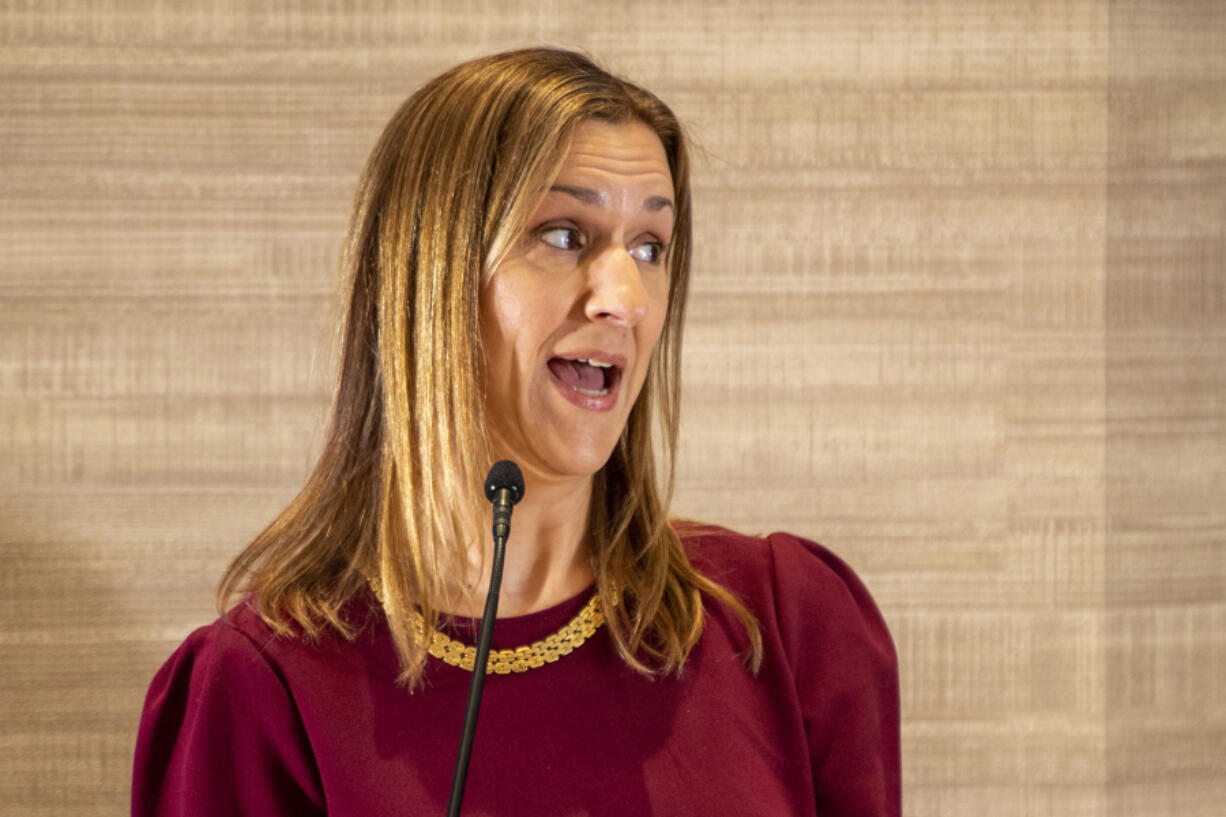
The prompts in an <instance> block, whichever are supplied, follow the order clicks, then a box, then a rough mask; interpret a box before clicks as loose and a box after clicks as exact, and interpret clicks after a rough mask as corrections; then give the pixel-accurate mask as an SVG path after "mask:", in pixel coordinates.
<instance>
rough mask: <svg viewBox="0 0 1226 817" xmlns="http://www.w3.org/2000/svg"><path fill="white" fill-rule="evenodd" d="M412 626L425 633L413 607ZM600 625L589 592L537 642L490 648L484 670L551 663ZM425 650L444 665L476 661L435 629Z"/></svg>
mask: <svg viewBox="0 0 1226 817" xmlns="http://www.w3.org/2000/svg"><path fill="white" fill-rule="evenodd" d="M369 584H370V589H371V590H373V591H374V593H375V597H376V598H377V599H378V600H379V603H380V604H382V603H383V594H382V593H380V592H379V587H378V585H376V584H375V582H374V581H373V580H372V581H370V582H369ZM412 614H413V627H414V629H415V630H416V631H417V637H418V638H424V637H425V635H426V622H425V619H423V618H422V615H421V613H420V612H419V611H418V610H413V611H412ZM601 624H604V610H603V609H602V608H601V606H600V596H599V595H593V596H592V598H591V599H589V600H588V603H587V604H585V605H583V609H582V610H580V611H579V612H578V613H577V614H576V615H575V617H574V618H572V619H571V620H570V621H568V622H567V623H566V624H565V625H564V626H563V627H562V629H560V630H558V631H557V632H556V633H551V634H549V635H547V636H545V638H543V639H541V640H540V641H533V642H532V643H531V644H527V645H525V646H523V647H516V648H515V649H513V650H490V657H489V661H488V662H486V665H485V671H486V672H492V673H494V674H495V675H510V674H511V673H512V672H527V671H528V670H530V669H536V668H537V667H543V666H545V665H546V664H552V663H553V662H554V661H557V660H558V659H559V658H561V657H562V656H564V655H570V654H571V653H572V652H574V651H575V650H577V649H579V647H580V646H581V645H582V644H583V642H584V641H587V640H588V639H589V638H591V637H592V636H593V635H595V633H596V630H598V629H599V628H600V625H601ZM426 650H427V652H429V653H430V655H432V656H434V657H435V658H437V659H439V660H440V661H442V662H443V663H445V664H449V665H451V666H453V667H459V668H460V669H463V670H468V671H469V672H472V671H473V666H474V665H475V664H476V663H477V648H476V647H474V646H471V645H469V644H464V643H463V642H460V641H456V640H455V639H453V638H451V637H449V636H447V635H446V634H444V633H440V632H439V631H438V630H435V631H434V632H433V633H431V635H430V645H429V646H428V647H427V648H426Z"/></svg>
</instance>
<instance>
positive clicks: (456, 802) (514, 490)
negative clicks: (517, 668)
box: [447, 460, 524, 817]
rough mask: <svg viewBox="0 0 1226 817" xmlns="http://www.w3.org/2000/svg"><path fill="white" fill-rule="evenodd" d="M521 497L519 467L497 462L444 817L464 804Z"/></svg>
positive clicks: (488, 484)
mask: <svg viewBox="0 0 1226 817" xmlns="http://www.w3.org/2000/svg"><path fill="white" fill-rule="evenodd" d="M523 496H524V476H523V474H522V473H521V472H520V470H519V466H518V465H516V464H515V463H513V462H511V461H510V460H500V461H498V462H496V463H494V467H493V468H491V469H490V472H489V474H488V475H486V477H485V497H486V499H488V500H489V501H490V502H492V503H494V524H493V526H492V531H491V532H492V533H493V535H494V560H493V562H492V563H491V565H490V589H489V592H488V593H486V596H485V613H484V614H483V615H482V616H481V633H480V634H479V635H478V636H477V657H476V659H475V660H474V661H473V677H472V681H471V682H470V683H469V685H468V704H467V706H465V707H464V731H463V732H461V733H460V751H459V754H457V755H456V759H455V775H454V776H453V777H452V778H451V799H450V801H448V804H447V817H460V803H461V802H462V801H463V800H464V784H465V782H466V781H467V780H468V760H469V758H470V757H471V756H472V753H473V733H474V732H476V730H477V711H478V710H479V709H480V708H481V690H482V689H484V687H485V670H486V666H487V665H488V664H489V661H490V641H491V639H493V637H494V619H495V618H497V617H498V590H499V588H500V587H501V586H502V562H503V559H504V558H505V556H506V551H507V537H508V536H510V535H511V508H512V507H514V505H515V503H517V502H519V500H520V499H522V498H523Z"/></svg>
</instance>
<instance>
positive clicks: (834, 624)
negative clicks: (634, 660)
mask: <svg viewBox="0 0 1226 817" xmlns="http://www.w3.org/2000/svg"><path fill="white" fill-rule="evenodd" d="M682 537H683V540H684V541H685V544H686V548H687V550H688V551H689V553H690V556H691V559H692V560H693V562H694V564H695V566H696V567H697V568H698V569H700V570H702V571H703V572H704V573H705V574H706V575H708V576H710V577H711V578H713V579H715V580H716V581H719V582H721V583H722V584H724V585H725V586H726V587H729V588H730V589H732V590H733V591H734V592H736V593H737V595H738V596H739V597H740V598H741V599H742V601H744V602H745V603H746V604H747V605H748V606H749V608H750V609H751V610H753V611H754V613H755V615H756V616H757V617H758V620H759V622H760V623H761V627H762V638H763V643H764V646H765V657H764V660H763V664H762V669H761V671H760V672H759V673H758V675H757V676H754V675H751V674H750V673H749V672H748V671H747V670H746V669H745V667H744V665H743V663H742V661H741V659H740V658H739V655H740V654H742V653H743V651H744V649H745V646H746V644H747V641H746V638H745V636H744V632H743V629H742V628H741V626H740V624H739V623H738V622H737V620H736V619H735V618H734V617H733V616H732V615H731V614H730V613H728V612H726V611H725V610H724V609H723V608H722V607H721V606H719V605H715V604H711V603H710V602H708V606H707V612H708V615H707V617H706V624H705V629H704V630H703V634H702V639H701V640H700V642H699V643H698V645H697V646H696V647H695V648H694V651H693V652H692V653H691V656H690V658H689V660H688V661H687V663H686V665H685V669H684V671H683V672H682V673H681V675H680V677H677V676H667V677H661V678H655V679H649V678H644V677H643V676H641V675H638V674H637V673H635V672H633V671H631V670H630V669H628V668H627V667H626V666H625V665H624V664H623V663H622V661H621V660H620V659H619V658H618V656H617V654H616V652H615V650H614V648H613V644H612V640H611V639H610V638H609V636H608V632H607V629H606V628H604V627H602V628H600V629H599V630H598V631H597V633H596V635H595V636H593V637H592V638H590V639H589V640H588V641H587V642H586V643H584V644H583V645H582V646H581V647H580V648H579V649H578V650H576V651H575V652H573V653H572V654H570V655H568V656H564V657H563V658H561V659H560V660H559V661H558V662H557V663H554V664H548V665H546V666H544V667H541V668H539V669H534V670H530V671H528V672H525V673H520V674H514V675H491V676H489V677H488V679H487V680H486V683H485V697H484V699H483V701H482V704H481V714H480V719H479V721H478V723H477V732H476V738H475V742H474V748H473V754H472V765H471V767H470V770H469V775H468V786H467V790H466V794H465V798H464V813H465V814H469V815H505V816H506V817H516V816H517V815H525V817H527V816H528V815H531V817H542V816H543V815H607V816H608V817H614V815H616V817H628V816H630V815H650V814H659V815H677V816H680V815H695V817H698V816H699V815H701V817H719V815H751V814H754V815H804V816H806V817H811V816H812V815H821V817H835V816H836V815H837V817H851V816H852V815H856V816H857V817H869V815H873V817H897V815H898V814H899V811H900V796H899V712H898V675H897V665H896V659H895V653H894V648H893V644H892V642H891V640H890V636H889V633H888V631H887V630H886V626H885V623H884V621H883V620H882V618H881V615H880V613H879V612H878V611H877V608H876V606H875V605H874V604H873V601H872V599H871V598H870V596H869V594H868V592H867V591H866V590H865V589H864V586H863V585H862V584H861V583H860V581H859V580H858V579H857V578H856V576H855V574H853V573H852V571H851V569H850V568H848V567H847V566H846V565H845V564H844V563H843V562H841V561H840V560H839V559H838V558H837V557H835V556H834V555H832V554H831V553H830V552H829V551H827V550H825V549H824V548H822V547H821V546H820V545H816V544H813V543H811V542H807V541H804V540H801V539H798V538H796V537H793V536H790V535H788V534H783V533H776V534H772V535H770V536H769V537H767V538H765V539H757V538H751V537H747V536H742V535H739V534H735V533H732V532H730V531H726V530H723V529H719V528H694V529H690V530H682ZM589 596H590V591H589V592H588V593H586V594H583V595H580V596H577V597H575V598H573V599H570V600H568V601H565V602H563V603H562V604H559V605H557V606H555V607H551V608H549V609H547V610H542V611H540V612H536V613H532V614H529V615H526V616H518V617H514V618H503V619H499V620H498V623H497V626H496V627H495V629H494V647H495V648H507V647H516V646H520V645H523V644H527V643H530V642H532V641H535V640H538V639H541V638H544V637H545V636H547V635H548V634H550V633H552V632H554V631H556V630H557V629H558V628H560V627H561V626H562V625H563V624H565V623H566V622H567V621H569V620H570V619H571V618H572V617H573V616H574V615H575V614H576V613H577V612H578V611H579V609H580V608H581V607H582V606H583V604H584V603H585V602H586V601H587V600H588V597H589ZM352 612H353V614H354V615H356V616H358V617H359V620H365V621H366V622H367V624H366V626H365V627H364V628H363V630H362V632H361V634H360V635H359V636H358V637H357V638H356V639H355V640H354V641H352V642H349V641H345V640H343V639H340V638H324V639H323V640H322V641H320V642H317V643H314V644H306V643H302V642H301V641H297V640H293V639H288V638H277V637H274V636H273V635H272V633H271V632H270V630H269V629H268V627H267V626H266V625H265V624H264V623H263V622H262V621H261V620H260V619H259V618H258V617H257V616H256V615H255V614H254V613H253V612H252V611H251V610H250V608H248V607H247V606H246V605H240V606H239V607H237V608H236V609H235V610H233V611H232V612H231V614H230V615H229V617H228V622H227V621H220V620H219V621H217V622H215V623H213V624H212V625H210V626H208V627H204V628H201V629H199V630H197V631H196V632H194V633H192V634H191V635H190V636H189V637H188V638H187V640H186V641H185V642H184V644H183V645H182V646H181V647H180V648H179V649H178V650H177V651H176V652H175V653H174V655H172V656H171V657H170V659H169V660H168V661H167V662H166V664H165V665H164V666H163V667H162V669H161V670H160V671H159V672H158V674H157V676H156V677H155V678H154V679H153V683H152V686H151V687H150V689H149V695H148V699H147V700H146V702H145V709H144V713H143V715H142V718H141V724H140V733H139V737H138V740H137V746H136V767H135V775H134V779H133V790H132V813H133V815H135V816H136V817H152V816H153V815H160V816H162V817H168V816H169V815H175V816H176V817H177V816H178V815H208V817H222V815H225V817H232V815H248V814H250V815H302V816H309V815H322V814H328V815H332V816H333V817H342V816H345V817H381V815H388V817H392V815H441V814H444V813H445V812H446V807H447V797H448V794H449V792H450V786H451V775H452V770H453V768H454V765H455V756H456V748H457V746H458V744H459V736H460V728H461V723H462V721H463V716H464V703H465V699H466V696H467V694H468V683H469V678H470V674H469V673H468V672H465V671H464V670H461V669H457V668H454V667H451V666H448V665H446V664H444V663H442V662H441V661H438V660H436V659H433V658H431V659H429V664H428V665H427V669H426V675H425V684H424V687H423V688H420V689H418V690H417V691H415V692H413V693H410V692H409V691H408V690H406V689H405V688H404V687H402V686H397V684H396V673H397V662H396V654H395V652H394V650H393V647H392V641H391V637H390V635H389V633H388V630H387V626H386V622H385V621H384V619H383V617H382V614H381V612H380V611H379V609H378V608H377V607H376V606H375V605H373V604H372V603H371V602H370V601H367V600H360V601H357V602H355V604H354V605H352ZM459 626H461V627H465V626H467V627H470V628H471V627H472V626H473V622H470V621H469V622H466V621H464V620H461V621H460V622H459Z"/></svg>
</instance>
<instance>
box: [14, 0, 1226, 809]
mask: <svg viewBox="0 0 1226 817" xmlns="http://www.w3.org/2000/svg"><path fill="white" fill-rule="evenodd" d="M49 5H50V8H47V9H44V8H43V7H42V6H41V5H39V4H34V3H28V2H26V3H14V2H10V3H0V15H2V16H0V111H2V113H3V120H2V122H0V262H2V267H0V452H2V453H0V547H2V548H3V550H2V554H3V563H2V565H0V567H2V570H0V696H2V697H0V814H13V815H74V816H76V815H92V814H98V815H118V814H122V813H124V811H125V809H126V802H127V783H128V774H129V768H130V756H131V751H132V742H133V738H134V732H135V726H136V718H137V715H138V712H139V708H140V704H141V700H142V697H143V694H144V690H145V686H146V685H147V683H148V681H149V679H150V677H151V676H152V673H153V672H154V670H155V669H156V667H157V666H158V664H159V663H160V662H161V661H162V660H163V659H164V658H165V657H166V656H167V655H168V653H169V652H170V650H171V649H172V648H173V647H174V645H175V644H177V643H178V641H180V640H181V639H182V638H183V636H184V635H185V634H186V633H187V632H188V631H189V630H190V629H191V628H193V627H194V626H196V625H198V624H201V623H203V622H205V621H206V620H208V618H209V617H210V615H211V588H212V584H213V582H214V581H215V579H216V577H217V575H218V573H219V571H220V570H221V568H222V566H223V565H224V564H225V562H226V561H227V560H228V559H229V558H230V557H231V556H232V555H233V554H234V553H235V552H236V551H237V550H238V549H239V548H240V547H241V546H242V544H243V543H244V542H245V541H246V540H247V539H248V538H249V537H250V536H251V535H252V534H253V533H254V532H255V531H257V530H258V529H259V528H260V527H261V526H262V524H263V523H265V522H266V521H268V519H269V518H270V517H271V515H272V514H273V513H275V511H276V510H278V509H279V508H280V507H281V506H282V505H283V503H284V502H286V500H287V499H288V498H289V497H290V496H291V495H292V494H293V492H294V490H295V488H296V487H297V486H298V485H299V484H300V482H301V480H302V478H303V476H304V473H305V471H306V469H307V468H308V466H309V464H310V462H311V459H312V456H313V453H314V452H315V450H317V440H318V436H319V432H320V428H321V424H322V416H323V410H324V406H325V404H326V395H327V388H328V384H329V382H330V379H331V368H330V366H331V363H330V360H331V358H330V354H331V353H330V327H331V326H332V324H333V322H334V320H335V317H336V314H337V300H336V291H337V283H336V276H335V270H336V260H337V255H338V247H339V243H340V237H341V234H342V231H343V228H344V220H345V214H346V210H347V207H348V200H349V197H350V195H351V192H352V189H353V185H354V182H355V180H356V176H357V173H358V170H359V168H360V166H361V164H362V161H363V159H364V158H365V154H366V152H367V151H368V150H369V148H370V147H371V145H372V144H373V142H374V139H375V137H376V135H377V134H378V132H379V130H380V128H381V127H382V125H383V123H384V122H385V121H386V119H387V118H388V116H389V115H390V114H391V112H392V110H393V109H394V108H395V106H396V105H397V104H398V103H399V101H400V100H401V99H402V98H403V97H404V96H405V95H406V94H407V93H408V92H410V91H411V90H412V89H413V88H414V87H415V86H416V85H417V84H418V83H419V82H421V81H422V80H423V79H425V78H426V77H428V76H431V75H433V74H434V73H437V72H438V71H439V70H441V69H443V68H444V67H447V66H449V65H451V64H453V63H455V62H457V61H459V60H461V59H463V58H467V57H470V56H475V55H478V54H483V53H487V52H491V51H495V50H500V49H503V48H506V47H511V46H519V45H525V44H532V43H538V42H548V43H555V44H562V45H569V46H578V47H582V48H585V49H588V50H590V51H592V52H593V53H595V54H596V55H598V56H599V57H600V58H601V59H603V60H604V61H605V62H606V63H607V64H609V65H610V66H611V67H613V68H615V69H617V70H620V71H623V72H626V73H627V74H629V75H630V76H633V77H635V78H637V79H640V80H641V81H643V82H644V83H645V84H647V85H648V86H650V87H652V88H653V89H655V90H657V91H658V92H659V93H660V94H661V95H662V96H664V97H665V98H666V99H667V100H669V101H670V102H671V103H672V104H673V106H674V107H675V108H676V109H677V110H678V112H679V113H680V114H681V115H682V117H683V118H684V119H686V120H688V121H689V122H690V123H691V124H692V126H693V130H694V133H695V135H696V137H697V138H698V140H699V141H700V142H701V143H702V144H703V145H704V147H705V149H706V152H707V156H706V159H705V160H704V162H703V163H702V166H701V167H700V168H699V172H698V177H697V218H698V247H699V249H698V254H697V259H696V281H695V290H696V291H695V295H694V301H693V310H692V318H691V323H690V328H689V332H688V335H687V363H686V377H687V380H686V405H685V410H686V418H685V422H686V427H685V440H684V462H683V473H682V479H681V483H680V484H681V492H680V496H679V498H678V505H679V507H678V510H679V511H682V512H685V513H688V514H692V515H698V516H702V517H705V518H709V519H712V520H716V521H723V522H725V523H728V524H732V525H734V526H738V527H741V528H744V529H748V530H758V531H765V530H769V529H774V528H785V529H791V530H793V531H796V532H799V533H802V534H805V535H808V536H811V537H814V538H818V539H820V540H822V541H823V542H825V543H827V544H828V545H830V546H832V547H833V548H835V549H836V550H837V551H838V552H840V553H842V554H843V555H844V556H845V557H846V558H847V559H848V560H849V561H850V562H851V563H852V564H853V565H854V566H855V567H856V568H857V569H858V570H859V571H860V572H861V574H862V575H863V576H864V577H865V579H866V580H867V582H868V583H869V585H870V587H871V588H872V589H873V591H874V592H875V594H876V596H877V598H878V600H879V601H880V603H881V605H882V607H883V609H884V610H885V612H886V615H887V618H888V619H889V622H890V624H891V627H892V628H893V631H894V633H895V636H896V639H897V641H898V647H899V652H900V655H901V659H902V672H903V707H904V726H903V733H904V764H905V781H904V782H905V789H904V797H905V806H906V812H907V814H908V815H913V817H928V816H929V815H932V816H935V815H943V816H944V815H950V816H952V817H962V816H963V815H966V817H971V816H972V815H973V816H974V817H984V815H1018V816H1019V817H1022V816H1023V815H1025V816H1026V817H1043V815H1110V817H1116V816H1117V815H1147V817H1148V816H1149V815H1206V817H1207V816H1208V815H1220V814H1221V813H1222V803H1223V802H1226V681H1224V680H1223V678H1224V677H1226V501H1224V499H1226V497H1224V496H1223V494H1224V493H1226V492H1224V490H1223V487H1222V485H1223V477H1224V476H1226V270H1224V269H1223V266H1224V263H1226V231H1224V228H1223V225H1224V224H1226V58H1224V57H1223V54H1226V45H1224V43H1226V4H1221V3H1217V2H1214V0H1203V2H1191V1H1188V2H1178V3H1172V2H1162V1H1161V0H1150V1H1149V2H1136V3H1128V2H1110V3H1109V2H1107V0H1069V1H1068V2H1054V1H1053V0H1046V1H1044V0H1040V2H1029V3H1017V2H999V3H998V2H987V1H986V0H963V1H962V2H955V1H954V0H931V2H926V3H922V4H921V3H919V2H915V3H911V2H904V1H903V0H896V1H895V2H856V1H855V0H831V2H825V3H812V4H809V3H802V2H760V3H756V4H740V3H737V2H735V0H723V1H722V2H709V3H703V2H697V1H696V0H687V2H681V3H676V4H666V3H661V2H650V3H648V2H642V3H638V2H635V3H623V4H606V3H600V2H595V0H582V1H581V2H572V3H566V4H561V3H545V4H537V3H522V4H512V3H502V4H499V6H498V9H496V10H495V9H487V8H484V7H483V6H482V5H480V4H477V3H472V2H465V0H447V2H418V3H414V4H409V3H404V4H395V3H387V2H360V3H348V4H341V3H335V2H333V3H320V4H317V5H318V7H319V8H318V9H317V10H313V11H302V10H291V9H289V8H287V7H286V6H287V5H288V4H281V3H278V4H268V5H270V6H271V7H272V8H273V9H275V10H270V11H251V10H246V5H247V4H243V3H216V4H212V3H154V2H149V3H137V2H122V1H120V0H111V2H106V3H97V2H91V1H90V0H75V1H73V0H64V2H56V3H54V4H49ZM252 5H256V6H258V5H261V4H252ZM515 5H518V6H520V8H519V9H518V10H515V9H512V10H506V9H508V8H510V7H511V6H515ZM342 6H346V7H352V10H349V9H348V8H346V10H345V11H344V12H342V11H341V8H342Z"/></svg>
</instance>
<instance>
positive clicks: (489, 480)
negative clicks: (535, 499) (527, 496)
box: [485, 460, 524, 587]
mask: <svg viewBox="0 0 1226 817" xmlns="http://www.w3.org/2000/svg"><path fill="white" fill-rule="evenodd" d="M523 496H524V475H523V474H522V473H520V470H519V466H518V465H516V464H515V463H513V462H511V461H510V460H499V461H498V462H496V463H494V467H493V468H491V469H490V472H489V473H488V474H486V476H485V498H486V499H488V500H489V501H490V502H493V503H494V526H493V529H492V533H493V534H494V541H495V542H497V541H498V540H499V539H502V540H504V541H505V540H506V538H507V536H508V535H509V534H510V533H511V508H512V507H513V506H514V505H515V503H516V502H519V500H521V499H523ZM491 587H492V585H491Z"/></svg>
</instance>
